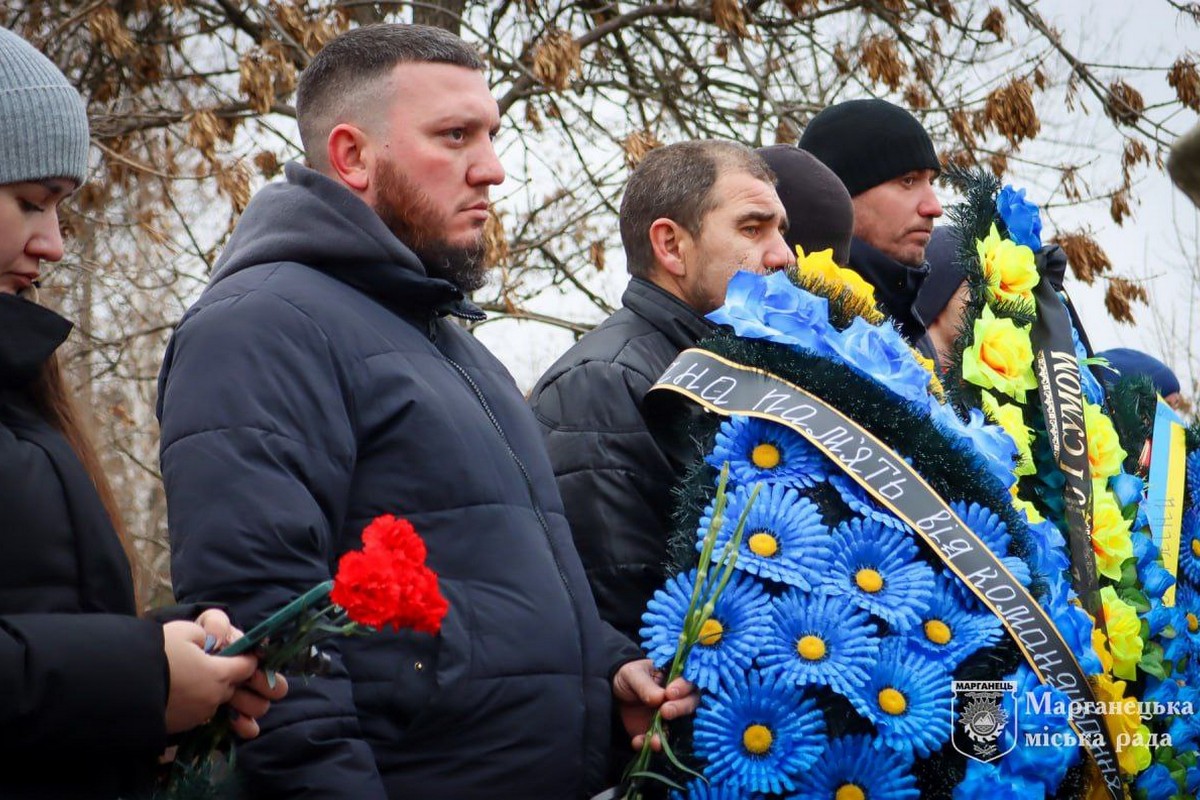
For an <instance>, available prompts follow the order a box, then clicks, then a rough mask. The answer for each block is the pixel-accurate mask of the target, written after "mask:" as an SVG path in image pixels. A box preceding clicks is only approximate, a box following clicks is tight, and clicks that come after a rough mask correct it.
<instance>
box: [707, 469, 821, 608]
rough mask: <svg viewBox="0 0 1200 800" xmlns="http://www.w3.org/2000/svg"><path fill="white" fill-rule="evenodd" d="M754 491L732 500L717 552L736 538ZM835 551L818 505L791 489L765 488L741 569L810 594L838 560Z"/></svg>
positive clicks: (747, 531) (743, 490)
mask: <svg viewBox="0 0 1200 800" xmlns="http://www.w3.org/2000/svg"><path fill="white" fill-rule="evenodd" d="M752 491H753V489H752V487H750V486H739V487H737V488H736V489H735V490H734V491H733V492H731V493H730V494H729V495H727V497H728V498H729V501H728V504H727V505H726V506H725V519H724V522H723V523H722V524H721V530H720V531H719V532H718V533H717V539H716V545H715V550H716V552H718V553H719V552H721V549H722V548H724V547H725V545H726V544H728V542H729V540H730V539H731V538H732V537H733V534H734V532H735V531H736V530H737V524H738V520H739V519H740V518H741V515H742V510H743V509H744V508H745V507H746V503H747V502H748V501H749V499H750V494H751V493H752ZM715 506H716V501H715V500H714V501H713V503H712V504H710V505H709V507H708V508H707V509H706V510H705V512H704V516H703V517H701V519H700V529H699V534H700V538H699V539H698V540H697V542H696V549H697V550H699V549H700V548H701V547H702V546H703V535H704V534H705V533H707V531H708V528H709V526H710V525H711V524H712V515H713V511H714V509H715ZM832 547H833V542H832V539H831V537H830V536H829V530H828V528H826V527H825V523H824V522H822V521H821V511H820V509H819V508H817V505H816V503H814V502H813V501H811V500H809V499H808V498H807V497H801V496H800V494H799V493H797V492H796V490H795V489H792V488H789V487H787V486H782V485H778V484H776V485H764V486H763V487H762V488H761V489H760V490H759V492H758V497H757V498H755V500H754V505H753V506H751V508H750V513H749V514H747V515H746V527H745V528H744V529H743V531H742V544H741V547H740V548H739V549H738V560H737V564H736V565H735V566H736V567H737V569H739V570H743V571H745V572H749V573H750V574H752V575H758V576H759V577H760V578H765V579H767V580H771V581H778V582H779V583H786V584H787V585H789V586H798V587H800V588H801V589H806V590H807V589H811V588H812V586H813V585H814V584H815V583H817V582H818V581H819V580H820V576H821V572H822V571H823V570H824V569H825V568H826V565H827V564H828V563H829V559H830V558H831V557H832V555H833V550H832Z"/></svg>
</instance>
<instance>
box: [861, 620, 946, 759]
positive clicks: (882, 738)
mask: <svg viewBox="0 0 1200 800" xmlns="http://www.w3.org/2000/svg"><path fill="white" fill-rule="evenodd" d="M951 680H952V676H951V674H950V672H949V671H948V670H946V669H945V668H944V667H941V666H940V665H938V664H937V663H936V662H934V661H931V660H930V659H928V658H924V657H923V656H921V655H920V654H918V653H914V652H913V651H911V650H909V649H908V647H907V646H905V643H904V640H902V639H900V638H894V637H888V639H886V640H884V643H883V645H882V646H881V647H880V649H879V660H878V661H876V662H875V664H874V666H873V668H872V670H871V675H870V677H869V678H868V680H867V682H866V683H865V684H864V685H863V686H860V687H859V688H857V689H855V690H854V692H853V693H852V696H851V697H850V702H852V703H853V704H854V707H855V708H856V709H858V712H859V713H860V714H862V715H863V716H864V717H866V718H867V719H869V720H870V721H871V722H873V723H875V730H876V731H877V732H878V737H877V739H876V742H875V747H876V748H880V747H887V748H889V749H891V750H895V751H897V752H901V753H904V754H905V755H906V756H911V755H912V754H913V753H916V754H917V755H918V756H920V757H921V758H925V757H926V756H928V755H929V754H930V753H935V752H937V751H938V750H941V749H942V746H943V745H944V744H945V743H946V742H947V740H949V738H950V714H948V713H947V709H948V708H949V707H950V699H951V694H950V682H951Z"/></svg>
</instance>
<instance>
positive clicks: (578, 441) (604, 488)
mask: <svg viewBox="0 0 1200 800" xmlns="http://www.w3.org/2000/svg"><path fill="white" fill-rule="evenodd" d="M621 302H622V305H623V307H622V308H620V309H618V310H617V311H616V312H615V313H614V314H613V315H612V316H610V317H609V318H608V319H606V320H605V321H604V322H602V323H601V324H600V325H598V326H596V328H595V330H593V331H591V332H589V333H588V334H587V335H585V336H584V337H583V338H582V339H580V340H579V342H578V343H577V344H576V345H575V346H574V347H572V348H571V349H570V350H568V351H567V352H566V353H565V354H564V355H563V356H562V358H560V359H559V360H558V361H557V362H556V363H555V364H554V365H553V366H552V367H550V369H549V370H547V371H546V374H545V375H543V376H542V378H541V380H540V381H538V384H537V386H535V387H534V390H533V393H532V394H531V395H530V403H531V404H532V405H533V409H534V413H535V414H536V415H537V418H538V422H539V424H540V425H541V426H542V434H543V435H544V436H545V437H546V447H547V449H548V450H549V451H550V462H551V464H553V466H554V475H555V478H556V479H557V480H558V488H559V490H560V491H561V492H562V497H563V505H564V507H565V508H566V510H567V519H569V520H570V522H571V533H572V534H573V535H574V537H575V544H576V546H577V547H578V548H579V555H580V558H582V559H583V565H584V568H585V569H586V570H587V575H588V580H589V581H590V582H591V585H592V592H593V593H594V594H595V596H596V603H597V605H598V606H599V607H600V615H601V616H602V617H603V618H604V619H605V620H606V621H608V622H611V623H612V624H613V625H614V626H615V627H616V628H617V630H619V631H621V632H622V633H624V634H625V635H626V636H628V637H630V638H631V639H633V640H634V641H637V640H638V629H639V628H640V627H641V616H642V612H643V611H644V610H645V608H646V601H648V600H649V599H650V596H651V595H652V594H654V590H655V589H657V588H658V587H659V586H661V585H662V582H663V579H664V568H663V564H664V562H665V561H666V551H667V536H668V532H669V531H670V530H671V513H672V510H673V508H674V499H673V497H672V493H671V491H672V489H673V488H674V487H675V486H676V485H677V484H678V483H679V481H680V479H681V478H682V477H683V473H684V471H685V470H686V469H687V466H688V465H689V464H690V463H691V461H692V460H693V459H694V457H695V456H696V454H697V450H696V448H695V445H694V444H693V443H692V442H691V441H690V440H688V439H687V437H686V436H684V435H683V432H684V431H685V430H686V424H685V423H684V422H683V421H682V420H681V419H680V417H684V418H686V417H687V416H689V415H691V414H696V413H700V409H699V407H698V406H695V405H692V404H690V403H688V402H687V401H686V400H683V399H679V398H676V397H675V396H673V395H672V396H669V397H657V396H655V397H651V398H650V399H649V400H648V399H647V398H646V392H647V390H648V389H649V388H650V387H651V385H653V383H654V382H655V381H656V380H657V379H658V376H659V375H661V374H662V373H663V371H664V370H665V369H666V368H667V366H669V365H670V363H671V362H672V361H673V360H674V359H675V356H677V355H679V352H680V351H681V350H684V349H686V348H688V347H691V346H693V345H695V344H696V343H697V342H698V341H700V340H701V339H702V338H704V337H705V336H706V335H708V334H711V333H713V332H714V330H715V328H714V327H713V326H712V325H711V323H709V322H708V321H707V320H705V319H704V318H703V317H702V316H700V315H699V314H697V313H696V312H695V311H693V310H692V309H691V308H690V307H688V306H687V305H685V304H684V303H683V302H682V301H680V300H679V299H677V298H675V297H674V296H672V295H671V294H669V293H667V292H665V291H663V290H662V289H660V288H658V287H657V286H655V285H654V284H652V283H650V282H648V281H645V280H642V279H640V278H633V279H632V280H631V281H630V282H629V287H628V288H627V289H626V290H625V294H624V295H623V296H622V298H621Z"/></svg>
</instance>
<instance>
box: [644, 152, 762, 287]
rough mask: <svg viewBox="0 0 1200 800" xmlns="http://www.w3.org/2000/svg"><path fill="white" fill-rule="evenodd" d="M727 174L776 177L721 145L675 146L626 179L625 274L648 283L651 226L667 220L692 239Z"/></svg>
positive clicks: (753, 158)
mask: <svg viewBox="0 0 1200 800" xmlns="http://www.w3.org/2000/svg"><path fill="white" fill-rule="evenodd" d="M726 172H745V173H746V174H748V175H750V176H751V177H753V178H757V179H758V180H760V181H763V182H764V183H769V184H771V185H772V186H774V185H775V173H774V172H772V171H771V168H770V167H768V166H767V163H766V162H765V161H763V159H762V157H761V156H759V155H758V154H757V153H755V152H754V151H753V150H751V149H750V148H749V147H746V146H745V145H741V144H737V143H736V142H725V141H719V140H707V141H692V142H679V143H678V144H671V145H667V146H666V147H659V148H656V149H654V150H651V151H650V152H649V153H647V154H646V156H645V158H643V159H642V162H641V163H640V164H638V166H637V169H635V170H634V171H633V174H632V175H630V176H629V183H628V184H626V186H625V197H624V198H622V200H621V243H622V244H623V245H624V246H625V263H626V266H627V268H628V270H629V274H630V275H633V276H635V277H638V278H646V277H648V276H649V275H650V271H651V270H652V269H653V267H654V250H653V248H652V247H651V246H650V226H651V225H652V224H653V223H654V221H655V220H656V219H662V218H664V217H665V218H666V219H669V220H672V221H673V222H675V223H677V224H679V225H680V226H682V227H683V228H684V230H686V231H687V232H688V233H690V234H691V235H692V236H699V235H700V226H701V224H702V222H703V221H704V216H705V215H706V214H708V212H709V211H712V210H713V209H714V208H716V206H717V204H718V203H720V201H721V198H720V197H717V196H715V195H714V193H713V191H712V188H713V186H714V185H715V184H716V182H717V179H718V178H719V177H720V176H721V175H722V174H723V173H726Z"/></svg>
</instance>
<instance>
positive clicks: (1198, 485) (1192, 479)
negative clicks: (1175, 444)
mask: <svg viewBox="0 0 1200 800" xmlns="http://www.w3.org/2000/svg"><path fill="white" fill-rule="evenodd" d="M1184 464H1185V465H1186V466H1185V469H1186V470H1187V472H1185V473H1184V474H1185V475H1186V476H1187V477H1186V479H1185V481H1186V483H1187V489H1188V494H1189V495H1191V497H1192V508H1195V507H1197V506H1200V450H1194V451H1192V453H1191V454H1189V455H1188V457H1187V460H1186V461H1184Z"/></svg>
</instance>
